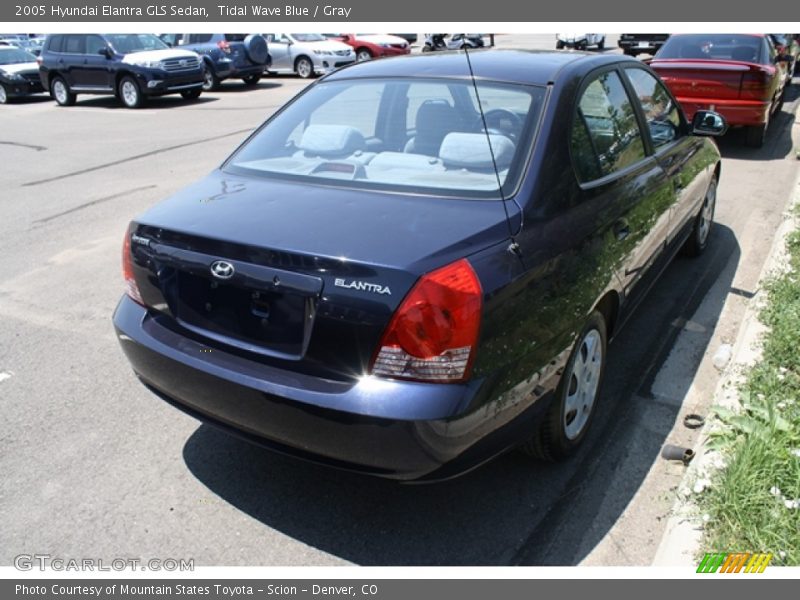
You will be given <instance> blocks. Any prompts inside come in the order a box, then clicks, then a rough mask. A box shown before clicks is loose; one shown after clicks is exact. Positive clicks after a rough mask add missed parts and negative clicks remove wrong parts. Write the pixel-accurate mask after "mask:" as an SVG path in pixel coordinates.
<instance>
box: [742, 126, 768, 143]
mask: <svg viewBox="0 0 800 600" xmlns="http://www.w3.org/2000/svg"><path fill="white" fill-rule="evenodd" d="M767 127H769V121H767V122H766V123H763V124H761V125H750V126H749V127H747V128H746V129H745V132H744V135H745V137H744V143H745V144H747V145H748V146H750V147H751V148H761V147H762V146H763V145H764V142H765V141H766V139H767Z"/></svg>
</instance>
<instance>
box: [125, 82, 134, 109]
mask: <svg viewBox="0 0 800 600" xmlns="http://www.w3.org/2000/svg"><path fill="white" fill-rule="evenodd" d="M122 97H123V98H124V99H125V104H136V86H135V85H134V84H133V83H131V82H130V81H126V82H125V83H123V84H122Z"/></svg>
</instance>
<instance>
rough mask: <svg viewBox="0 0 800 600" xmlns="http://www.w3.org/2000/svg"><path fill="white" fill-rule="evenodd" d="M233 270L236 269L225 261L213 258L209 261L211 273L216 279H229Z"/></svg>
mask: <svg viewBox="0 0 800 600" xmlns="http://www.w3.org/2000/svg"><path fill="white" fill-rule="evenodd" d="M235 272H236V269H234V268H233V265H232V264H231V263H229V262H227V261H224V260H215V261H214V262H213V263H211V274H212V275H213V276H214V277H216V278H217V279H230V278H231V277H233V274H234V273H235Z"/></svg>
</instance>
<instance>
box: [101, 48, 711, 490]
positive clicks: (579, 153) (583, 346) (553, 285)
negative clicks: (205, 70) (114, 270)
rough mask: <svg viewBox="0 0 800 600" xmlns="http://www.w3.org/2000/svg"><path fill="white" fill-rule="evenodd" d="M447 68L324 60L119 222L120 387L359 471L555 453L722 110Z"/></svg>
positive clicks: (684, 211) (568, 443)
mask: <svg viewBox="0 0 800 600" xmlns="http://www.w3.org/2000/svg"><path fill="white" fill-rule="evenodd" d="M469 58H470V59H471V61H470V62H468V61H467V55H466V54H465V53H464V52H452V53H441V54H425V55H419V56H412V57H408V58H405V59H403V60H388V61H369V62H364V63H360V64H358V65H355V66H351V67H346V68H344V69H341V70H338V71H336V72H334V73H332V74H330V75H328V76H326V77H324V78H322V79H321V80H319V81H318V82H316V83H314V84H312V85H310V86H308V87H307V88H306V89H305V91H303V92H302V93H301V94H299V95H298V96H296V97H295V98H294V99H293V100H292V101H291V102H290V103H289V104H288V105H286V106H285V107H283V108H282V109H281V110H279V111H277V112H276V113H275V114H274V115H273V116H272V117H271V118H270V119H269V120H268V121H267V122H266V123H265V124H264V125H262V126H261V127H260V128H259V129H258V130H257V131H256V132H255V133H254V134H253V135H252V136H251V137H250V138H249V139H248V140H247V141H245V142H244V144H242V145H241V146H240V147H239V149H238V150H236V151H235V152H234V154H233V155H232V156H231V157H230V158H229V159H227V160H226V161H225V162H224V163H223V165H222V166H221V167H220V168H219V169H217V170H215V171H214V172H212V173H211V174H209V175H208V176H207V177H206V178H205V179H203V180H201V181H198V182H197V183H195V184H194V185H191V186H190V187H188V188H186V189H185V190H183V191H180V192H178V193H177V194H175V195H174V196H173V197H171V198H170V199H168V200H166V201H164V202H162V203H160V204H158V205H156V206H155V207H153V208H151V209H150V210H148V211H147V212H145V213H144V214H141V215H139V216H138V217H136V218H135V220H134V221H133V222H132V223H131V224H130V227H129V230H128V231H127V232H126V234H125V236H124V244H123V252H122V259H123V276H124V280H125V285H126V291H127V293H126V294H125V295H124V296H123V298H122V299H121V301H120V303H119V305H118V307H117V309H116V312H115V314H114V325H115V328H116V332H117V337H118V340H119V342H120V344H121V346H122V349H123V351H124V352H125V354H126V355H127V358H128V359H129V360H130V362H131V364H132V366H133V370H134V371H135V373H136V374H137V375H138V377H139V378H140V379H141V381H142V382H143V383H144V384H145V385H147V386H149V388H150V389H152V390H154V391H156V392H157V393H158V394H159V395H160V396H161V397H162V398H164V399H165V400H167V401H168V402H170V403H172V404H173V405H175V406H177V407H179V408H181V409H182V410H184V411H186V412H188V413H189V414H191V415H194V416H196V417H198V418H199V419H202V420H204V421H208V422H210V423H212V424H214V425H216V426H218V427H220V428H222V429H224V430H226V431H229V432H232V433H235V434H237V435H239V436H242V437H244V438H246V439H248V440H251V441H253V442H256V443H258V444H261V445H263V446H266V447H268V448H271V449H273V450H276V451H279V452H283V453H286V454H290V455H293V456H297V457H301V458H305V459H309V460H313V461H317V462H321V463H325V464H328V465H332V466H335V467H339V468H344V469H352V470H356V471H360V472H365V473H370V474H373V475H379V476H383V477H390V478H397V479H402V480H420V479H442V478H447V477H451V476H454V475H456V474H458V473H461V472H463V471H465V470H468V469H470V468H472V467H474V466H476V465H478V464H480V463H482V462H484V461H486V460H488V459H489V458H491V457H492V456H495V455H497V454H499V453H501V452H503V451H505V450H507V449H509V448H512V447H516V446H520V445H521V446H522V448H523V449H525V450H526V451H527V452H529V453H531V454H532V455H535V456H537V457H541V458H544V459H559V458H563V457H565V456H568V455H569V454H571V453H572V452H573V451H574V450H575V449H576V448H577V447H578V445H579V444H580V443H581V441H582V440H583V439H584V438H585V436H586V432H587V431H588V429H589V426H590V423H591V421H592V417H593V415H594V414H595V413H596V412H597V410H598V409H601V408H602V402H601V399H600V398H599V390H600V383H601V380H602V376H603V371H604V367H605V364H606V359H607V354H608V341H609V339H610V338H611V337H612V336H614V334H616V333H617V332H618V331H619V329H620V327H621V325H622V324H623V323H624V322H625V320H626V319H627V317H628V315H629V314H630V313H631V311H632V309H633V308H634V307H635V306H636V305H638V304H640V303H641V302H642V301H643V299H644V298H645V294H646V292H647V290H648V289H649V288H650V286H651V284H652V283H653V281H654V280H655V279H656V278H658V276H659V275H660V273H661V272H662V270H663V269H664V268H665V266H666V265H667V264H668V263H669V262H670V260H671V259H672V257H673V256H674V255H675V254H676V253H677V252H678V251H679V250H681V249H683V250H685V251H686V252H687V253H688V254H691V255H696V254H699V253H701V252H702V251H703V250H704V248H705V247H706V245H707V244H708V242H709V239H710V238H709V232H710V230H711V224H712V220H713V215H714V207H715V202H716V189H717V182H718V180H719V177H720V155H719V152H718V150H717V147H716V144H714V143H713V142H712V141H711V140H709V139H707V138H706V137H702V134H720V133H722V132H723V131H724V128H725V124H724V119H723V118H722V117H720V116H719V115H717V114H716V113H713V112H698V113H697V114H696V115H695V119H694V122H693V123H692V122H689V121H687V119H686V118H685V116H684V114H683V112H682V111H681V109H680V107H679V105H678V103H677V101H676V100H675V98H674V97H673V96H672V94H671V93H670V92H669V91H668V90H667V88H666V87H665V86H664V85H663V84H662V83H661V81H660V80H659V79H658V77H657V76H656V75H655V74H654V73H653V71H652V70H651V69H649V68H648V67H647V66H646V65H644V64H642V63H641V62H639V61H637V60H634V59H631V58H626V57H623V56H619V55H616V56H614V55H589V54H583V53H564V52H524V51H497V50H488V51H483V52H476V53H470V56H469Z"/></svg>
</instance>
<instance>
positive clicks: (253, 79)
mask: <svg viewBox="0 0 800 600" xmlns="http://www.w3.org/2000/svg"><path fill="white" fill-rule="evenodd" d="M242 81H244V84H245V85H248V86H254V85H256V84H258V82H259V81H261V75H248V76H247V77H242Z"/></svg>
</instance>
